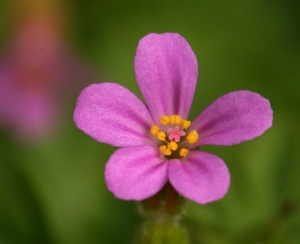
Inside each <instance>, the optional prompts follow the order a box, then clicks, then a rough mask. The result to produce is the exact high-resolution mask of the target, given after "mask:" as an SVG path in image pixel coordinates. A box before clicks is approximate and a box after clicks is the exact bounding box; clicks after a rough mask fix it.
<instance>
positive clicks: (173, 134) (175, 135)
mask: <svg viewBox="0 0 300 244" xmlns="http://www.w3.org/2000/svg"><path fill="white" fill-rule="evenodd" d="M168 133H170V135H169V139H170V140H175V141H176V142H179V141H180V137H181V136H184V135H185V132H184V131H180V130H179V126H175V129H174V130H173V129H172V128H170V129H168Z"/></svg>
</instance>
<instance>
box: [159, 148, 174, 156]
mask: <svg viewBox="0 0 300 244" xmlns="http://www.w3.org/2000/svg"><path fill="white" fill-rule="evenodd" d="M159 150H160V152H161V153H162V154H163V155H165V156H169V155H171V150H170V148H167V146H166V145H162V146H160V147H159Z"/></svg>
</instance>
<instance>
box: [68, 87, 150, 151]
mask: <svg viewBox="0 0 300 244" xmlns="http://www.w3.org/2000/svg"><path fill="white" fill-rule="evenodd" d="M74 122H75V124H76V126H77V127H78V128H79V129H81V130H83V131H84V132H85V133H86V134H88V135H89V136H91V137H93V138H94V139H95V140H97V141H99V142H103V143H107V144H111V145H113V146H119V147H126V146H136V145H143V144H152V141H151V140H150V139H149V138H150V137H149V136H148V135H149V134H150V128H151V125H152V124H153V120H152V118H151V115H150V113H149V111H148V109H147V107H146V106H145V105H144V104H143V103H142V102H141V101H140V100H139V99H138V98H137V97H136V96H135V95H134V94H133V93H132V92H130V91H129V90H127V89H126V88H124V87H122V86H120V85H118V84H114V83H101V84H93V85H90V86H88V87H87V88H85V89H84V90H83V91H82V92H81V94H80V95H79V97H78V100H77V104H76V108H75V111H74Z"/></svg>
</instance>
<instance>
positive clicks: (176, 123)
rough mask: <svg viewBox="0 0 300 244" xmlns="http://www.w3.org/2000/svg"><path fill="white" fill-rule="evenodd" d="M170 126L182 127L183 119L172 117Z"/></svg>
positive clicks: (176, 116) (177, 116) (174, 115)
mask: <svg viewBox="0 0 300 244" xmlns="http://www.w3.org/2000/svg"><path fill="white" fill-rule="evenodd" d="M170 124H171V125H180V124H181V117H180V116H179V115H176V114H173V115H171V116H170Z"/></svg>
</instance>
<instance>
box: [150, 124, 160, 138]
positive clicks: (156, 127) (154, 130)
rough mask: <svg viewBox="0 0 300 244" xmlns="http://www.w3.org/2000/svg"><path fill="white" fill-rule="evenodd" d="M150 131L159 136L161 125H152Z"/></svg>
mask: <svg viewBox="0 0 300 244" xmlns="http://www.w3.org/2000/svg"><path fill="white" fill-rule="evenodd" d="M150 132H151V134H152V135H153V136H157V135H158V132H159V127H158V126H157V125H152V126H151V130H150Z"/></svg>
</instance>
